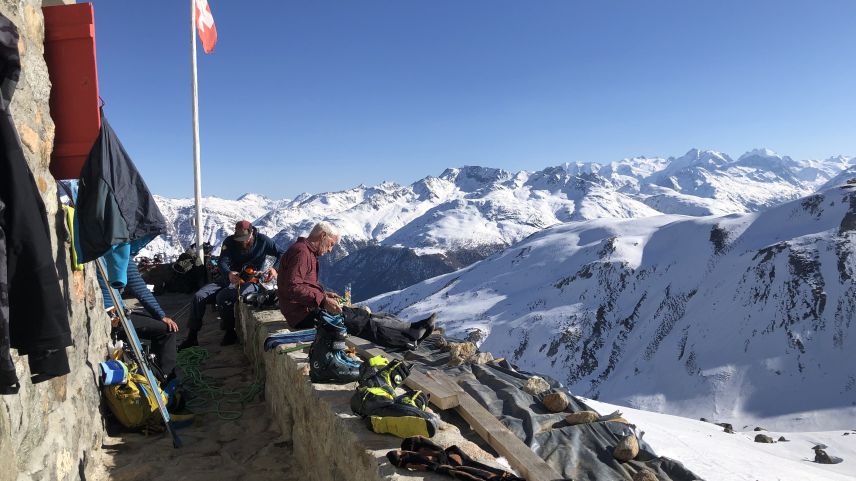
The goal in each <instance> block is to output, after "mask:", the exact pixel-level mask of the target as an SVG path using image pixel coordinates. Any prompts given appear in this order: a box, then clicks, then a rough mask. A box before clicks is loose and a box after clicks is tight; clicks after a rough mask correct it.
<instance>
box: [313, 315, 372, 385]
mask: <svg viewBox="0 0 856 481" xmlns="http://www.w3.org/2000/svg"><path fill="white" fill-rule="evenodd" d="M315 326H316V333H315V340H314V341H312V346H310V347H309V378H310V379H312V382H319V383H334V384H344V383H348V382H353V381H356V380H357V379H358V378H359V375H360V364H361V363H360V362H359V361H357V360H356V359H353V358H351V357H350V356H348V355H347V354H345V347H346V345H345V338H346V337H347V336H348V330H347V329H346V328H345V323H344V321H343V318H342V316H341V315H338V316H332V315H330V314H327V313H326V312H323V311H322V312H321V313H320V314H319V315H318V316H317V317H316V320H315Z"/></svg>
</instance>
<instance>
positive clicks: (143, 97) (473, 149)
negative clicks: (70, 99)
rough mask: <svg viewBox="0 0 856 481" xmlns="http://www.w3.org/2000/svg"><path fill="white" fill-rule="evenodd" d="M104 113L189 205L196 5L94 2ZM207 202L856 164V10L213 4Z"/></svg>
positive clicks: (144, 165)
mask: <svg viewBox="0 0 856 481" xmlns="http://www.w3.org/2000/svg"><path fill="white" fill-rule="evenodd" d="M93 3H94V5H95V30H96V44H97V45H96V49H97V55H98V70H99V84H100V90H101V96H102V97H103V98H104V100H105V102H106V107H105V113H106V115H107V117H108V119H110V122H111V124H112V126H113V128H114V129H115V130H116V131H117V133H118V134H119V136H120V138H121V139H122V141H123V143H124V144H125V147H126V148H127V150H128V151H129V152H130V154H131V155H132V157H133V158H134V160H135V162H136V164H137V166H138V167H139V169H140V170H141V172H142V173H143V175H144V176H145V178H146V180H147V182H148V183H149V186H150V188H151V189H152V191H154V192H155V193H158V194H161V195H166V196H170V197H189V196H192V193H193V170H192V140H191V139H192V137H191V116H190V115H191V110H190V106H191V103H190V46H189V41H190V40H189V35H190V34H189V32H188V30H189V22H190V20H189V15H190V7H189V0H186V1H180V0H147V1H145V2H128V1H118V0H94V2H93ZM209 3H210V4H211V9H212V12H213V15H214V19H215V21H216V24H217V30H218V34H219V41H218V44H217V48H216V50H215V51H214V53H213V54H211V55H202V50H201V46H200V49H199V52H200V57H199V89H200V130H201V141H202V163H203V184H202V187H203V194H204V195H217V196H221V197H227V198H234V197H237V196H239V195H240V194H242V193H244V192H258V193H262V194H265V195H268V196H271V197H274V198H284V197H293V196H295V195H297V194H298V193H300V192H304V191H307V192H321V191H329V190H339V189H343V188H347V187H351V186H355V185H357V184H360V183H363V184H367V185H368V184H375V183H378V182H380V181H382V180H391V181H395V182H399V183H405V184H407V183H411V182H413V181H415V180H417V179H420V178H422V177H425V176H427V175H438V174H440V173H441V172H442V171H443V169H445V168H446V167H456V166H462V165H485V166H491V167H500V168H504V169H507V170H512V171H518V170H537V169H542V168H544V167H547V166H550V165H557V164H561V163H563V162H576V161H596V162H608V161H611V160H617V159H620V158H623V157H630V156H636V155H648V156H668V155H681V154H683V153H684V152H686V151H687V150H689V149H690V148H692V147H698V148H706V149H714V150H720V151H724V152H726V153H728V154H730V155H732V156H738V155H740V154H742V153H743V152H745V151H747V150H750V149H752V148H756V147H762V146H763V147H769V148H771V149H773V150H776V151H777V152H779V153H782V154H787V155H790V156H792V157H794V158H822V157H829V156H831V155H836V154H848V155H853V154H856V35H854V34H853V21H854V19H856V2H853V1H848V0H840V1H823V2H816V1H781V0H780V1H751V2H747V1H715V2H714V1H657V0H646V1H589V2H576V1H570V0H561V1H559V0H551V1H544V0H533V1H517V0H515V1H511V0H485V1H480V0H478V1H477V0H430V1H428V0H423V1H415V0H407V1H405V0H389V1H374V0H364V1H354V0H341V1H326V0H312V1H307V0H303V1H295V0H282V1H273V0H268V1H262V0H257V1H254V2H244V1H237V0H209Z"/></svg>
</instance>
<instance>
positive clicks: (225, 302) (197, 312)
mask: <svg viewBox="0 0 856 481" xmlns="http://www.w3.org/2000/svg"><path fill="white" fill-rule="evenodd" d="M258 289H259V286H258V284H255V283H252V282H248V283H245V284H241V295H245V294H247V293H250V292H254V291H258ZM237 300H238V290H237V288H235V286H234V285H229V286H227V287H223V286H221V285H220V284H217V283H214V282H212V283H211V284H206V285H204V286H202V288H201V289H199V290H198V291H196V294H194V295H193V299H192V300H191V301H190V318H189V319H188V321H187V327H188V328H189V329H190V330H191V331H197V332H198V331H199V330H201V329H202V318H203V317H204V316H205V306H207V305H208V304H211V303H212V302H214V303H215V304H216V305H217V312H218V313H219V314H220V329H223V330H229V329H235V301H237Z"/></svg>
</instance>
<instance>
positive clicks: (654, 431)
mask: <svg viewBox="0 0 856 481" xmlns="http://www.w3.org/2000/svg"><path fill="white" fill-rule="evenodd" d="M585 402H586V403H587V404H589V405H590V406H591V407H592V408H593V409H596V410H597V411H599V412H601V413H611V412H614V411H615V410H619V411H621V412H622V413H623V414H624V417H625V418H626V419H628V420H629V421H630V422H632V423H634V424H636V425H637V426H638V427H639V429H640V430H642V431H644V432H645V434H644V436H643V438H642V439H644V440H645V441H646V442H647V443H648V444H649V445H651V447H652V448H653V450H654V451H655V452H656V453H657V454H658V455H660V456H666V457H669V458H672V459H677V460H680V461H681V463H683V465H684V466H686V467H687V468H688V469H689V470H691V471H692V472H694V473H695V474H697V475H699V476H701V477H702V478H703V479H707V480H711V481H714V480H715V481H853V480H854V479H856V429H854V428H856V426H851V429H847V430H837V431H822V432H788V431H762V432H761V433H762V434H766V435H768V436H771V437H772V438H773V439H779V437H780V436H784V437H785V439H787V440H788V442H777V443H775V444H762V443H756V442H755V441H754V439H755V435H756V434H758V432H756V431H754V428H755V426H754V425H748V426H743V425H740V426H734V429H735V432H734V434H728V433H725V432H723V429H722V428H721V427H720V426H717V425H715V424H711V423H708V422H702V421H696V420H693V419H687V418H682V417H677V416H670V415H668V414H659V413H654V412H650V411H640V410H638V409H632V408H627V407H624V406H616V405H613V404H607V403H603V402H598V401H593V400H590V399H586V400H585ZM761 427H764V426H761ZM845 433H847V435H845ZM817 444H825V445H827V446H828V448H827V449H826V452H827V454H829V455H830V456H836V457H839V458H842V459H843V460H844V462H842V463H840V464H818V463H814V462H812V461H813V460H814V451H812V450H811V448H812V447H814V446H815V445H817Z"/></svg>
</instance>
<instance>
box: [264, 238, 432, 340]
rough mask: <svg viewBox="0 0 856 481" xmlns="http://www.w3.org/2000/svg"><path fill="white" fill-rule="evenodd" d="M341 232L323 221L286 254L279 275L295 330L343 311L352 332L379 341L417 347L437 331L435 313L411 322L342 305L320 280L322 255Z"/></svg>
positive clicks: (281, 293)
mask: <svg viewBox="0 0 856 481" xmlns="http://www.w3.org/2000/svg"><path fill="white" fill-rule="evenodd" d="M338 241H339V235H338V233H337V232H336V230H335V229H334V228H333V226H331V225H330V224H328V223H326V222H319V223H318V224H316V225H315V227H313V228H312V231H311V232H310V233H309V236H308V237H299V238H298V239H297V241H295V242H294V244H292V245H291V247H289V248H288V250H287V251H286V252H285V254H284V255H283V256H282V259H281V261H280V265H279V276H278V277H277V292H278V296H279V309H280V312H282V315H283V316H285V320H286V321H287V322H288V324H289V326H291V328H292V329H309V328H312V327H316V321H317V319H318V316H319V313H320V312H321V311H324V312H326V313H328V314H333V315H336V314H342V315H343V317H344V324H345V327H347V331H348V333H349V334H351V335H354V336H358V337H362V338H364V339H367V340H369V341H372V342H375V343H377V344H380V345H383V346H386V347H393V348H406V349H414V348H415V347H416V345H417V343H418V342H419V341H421V340H422V339H424V338H426V337H428V335H429V334H431V332H433V330H434V322H435V316H434V315H433V314H432V315H431V316H430V317H428V318H426V319H423V320H421V321H418V322H414V323H409V322H406V321H402V320H400V319H398V318H396V317H394V316H392V315H389V314H383V313H377V314H370V313H369V312H368V311H367V310H365V309H361V308H352V307H349V306H342V305H341V304H340V301H341V298H340V296H339V295H338V294H336V293H334V292H331V291H326V290H325V289H324V288H323V287H322V286H321V284H320V282H319V281H318V258H319V257H321V256H323V255H325V254H327V253H329V252H330V251H332V250H333V246H334V245H336V243H337V242H338Z"/></svg>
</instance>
